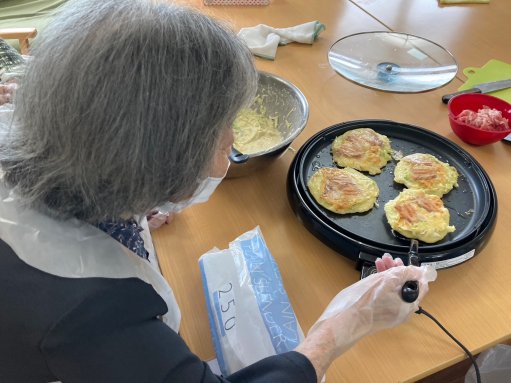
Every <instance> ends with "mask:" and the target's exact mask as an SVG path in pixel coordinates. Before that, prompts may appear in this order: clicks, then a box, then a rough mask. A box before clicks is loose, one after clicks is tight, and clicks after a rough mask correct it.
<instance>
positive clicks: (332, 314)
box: [309, 266, 436, 355]
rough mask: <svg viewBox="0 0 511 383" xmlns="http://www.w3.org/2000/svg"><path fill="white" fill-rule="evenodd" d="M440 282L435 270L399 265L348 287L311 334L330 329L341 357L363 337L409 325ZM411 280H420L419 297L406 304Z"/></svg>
mask: <svg viewBox="0 0 511 383" xmlns="http://www.w3.org/2000/svg"><path fill="white" fill-rule="evenodd" d="M435 279H436V271H435V270H434V269H433V268H431V267H429V266H428V267H415V266H395V267H392V268H390V269H388V270H385V271H383V272H380V273H376V274H372V275H370V276H369V277H367V278H364V279H363V280H361V281H358V282H357V283H355V284H353V285H351V286H349V287H347V288H345V289H344V290H342V291H341V292H340V293H339V294H337V296H336V297H335V298H334V299H333V300H332V301H331V302H330V304H329V305H328V307H327V308H326V310H325V311H324V312H323V314H322V315H321V317H320V318H319V320H318V321H317V322H316V323H315V324H314V326H312V328H311V330H310V331H309V334H312V333H314V331H316V330H317V329H318V328H319V327H321V326H323V327H326V328H329V329H330V331H331V332H332V336H333V337H334V339H335V343H336V352H335V353H336V354H337V355H340V354H342V353H343V352H344V351H346V350H347V349H348V348H349V347H351V346H352V345H353V344H354V343H356V342H357V341H358V340H360V339H361V338H362V337H364V336H366V335H369V334H372V333H375V332H377V331H379V330H383V329H385V328H391V327H395V326H397V325H399V324H401V323H403V322H405V321H406V320H407V319H408V318H409V316H410V314H412V313H414V312H415V311H417V310H418V308H419V303H420V301H421V300H422V298H423V297H424V296H425V295H426V293H427V292H428V283H429V282H432V281H434V280H435ZM407 281H417V282H418V284H419V297H418V299H417V300H416V301H415V302H413V303H407V302H405V301H404V300H403V299H402V297H401V289H402V287H403V284H404V283H405V282H407Z"/></svg>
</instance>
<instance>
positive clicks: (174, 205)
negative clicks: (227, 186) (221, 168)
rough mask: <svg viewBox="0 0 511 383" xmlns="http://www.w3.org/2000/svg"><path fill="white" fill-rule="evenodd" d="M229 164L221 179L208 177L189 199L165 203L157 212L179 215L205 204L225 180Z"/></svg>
mask: <svg viewBox="0 0 511 383" xmlns="http://www.w3.org/2000/svg"><path fill="white" fill-rule="evenodd" d="M230 164H231V163H230V162H229V164H228V165H227V169H226V170H225V174H224V175H223V176H222V177H208V178H206V179H203V180H202V181H201V182H200V183H199V186H198V187H197V189H195V192H194V193H193V195H192V196H191V197H190V198H188V199H186V200H184V201H181V202H170V201H169V202H166V203H165V204H163V205H161V206H158V207H157V210H158V212H159V213H162V214H170V213H179V212H180V211H182V210H184V209H186V208H187V207H189V206H191V205H195V204H198V203H204V202H207V201H208V200H209V197H211V195H212V194H213V192H214V191H215V190H216V188H217V186H218V185H220V182H222V180H223V179H224V178H225V175H226V174H227V170H228V169H229V166H230Z"/></svg>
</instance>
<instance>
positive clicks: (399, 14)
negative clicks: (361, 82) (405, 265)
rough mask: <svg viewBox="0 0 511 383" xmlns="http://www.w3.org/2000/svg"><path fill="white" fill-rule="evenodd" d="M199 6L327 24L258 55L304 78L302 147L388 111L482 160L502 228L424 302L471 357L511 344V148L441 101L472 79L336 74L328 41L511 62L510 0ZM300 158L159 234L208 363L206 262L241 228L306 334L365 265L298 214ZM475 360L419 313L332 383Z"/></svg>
mask: <svg viewBox="0 0 511 383" xmlns="http://www.w3.org/2000/svg"><path fill="white" fill-rule="evenodd" d="M190 3H192V4H193V5H195V6H197V7H199V8H202V9H203V10H204V11H206V12H208V13H210V14H212V15H214V16H215V17H219V18H222V19H227V20H228V21H230V22H231V23H232V25H233V28H234V29H239V28H241V27H244V26H252V25H256V24H258V23H265V24H269V25H272V26H276V27H286V26H291V25H295V24H299V23H303V22H306V21H311V20H320V21H321V22H323V23H324V24H326V25H327V30H326V31H325V32H323V33H322V34H321V35H320V38H319V40H318V41H317V42H315V43H314V44H313V45H312V46H309V45H299V44H291V45H288V46H284V47H280V48H279V49H278V52H277V57H276V60H275V61H264V60H260V59H257V60H256V63H257V66H258V68H259V69H261V70H265V71H268V72H272V73H275V74H277V75H280V76H282V77H284V78H286V79H288V80H290V81H291V82H293V83H294V84H295V85H297V86H298V87H299V88H300V89H301V90H302V91H303V93H304V94H305V96H306V97H307V99H308V101H309V104H310V118H309V122H308V125H307V127H306V129H305V130H304V132H303V133H302V134H301V135H300V136H299V137H298V138H297V139H296V140H295V142H294V143H293V144H292V147H293V148H295V149H297V148H299V147H300V146H301V145H302V144H303V143H304V142H305V140H306V139H307V138H308V137H310V136H311V135H313V134H314V133H316V132H318V131H320V130H322V129H324V128H326V127H328V126H330V125H333V124H335V123H338V122H342V121H349V120H356V119H368V118H381V119H390V120H395V121H399V122H405V123H410V124H414V125H418V126H422V127H424V128H426V129H430V130H432V131H435V132H437V133H439V134H441V135H443V136H445V137H447V138H449V139H451V140H452V141H454V142H456V143H457V144H459V145H460V146H461V147H463V148H464V149H465V150H467V151H468V152H469V153H471V154H472V155H473V156H474V157H475V158H476V159H477V160H478V161H479V162H480V163H481V164H482V165H483V167H484V168H485V169H486V170H487V172H488V173H489V174H490V176H491V179H492V180H493V182H494V184H495V186H496V189H497V192H498V197H499V214H498V219H497V225H496V228H495V231H494V233H493V235H492V237H491V240H490V241H489V243H488V244H487V246H486V247H485V248H484V250H482V251H481V252H480V253H479V254H478V255H477V256H476V257H475V258H473V259H472V260H470V261H468V262H466V263H464V264H462V265H459V266H457V267H455V268H452V269H447V270H441V271H440V272H439V277H438V280H437V281H436V282H435V283H433V284H431V286H430V293H429V294H428V296H427V297H426V299H425V300H424V302H423V306H424V308H426V309H427V310H429V311H430V312H431V313H432V314H434V315H435V316H436V317H437V318H438V319H439V320H440V321H441V322H442V323H443V324H444V325H445V326H446V327H447V328H448V329H450V330H451V331H452V333H453V334H454V335H455V336H457V337H458V338H459V339H460V340H461V341H462V342H463V343H464V344H465V345H466V346H467V347H468V348H469V349H470V350H471V351H472V352H475V353H477V352H480V351H482V350H484V349H487V348H489V347H491V346H493V345H495V344H497V343H499V342H503V341H505V340H509V339H511V294H510V293H509V287H508V286H509V283H510V282H511V268H510V267H509V261H508V248H509V245H508V243H507V238H508V234H507V229H508V228H509V227H511V177H509V174H510V172H509V164H510V163H511V145H506V144H504V143H501V142H499V143H496V144H494V145H490V146H485V147H474V146H470V145H467V144H464V143H463V142H461V141H460V140H459V139H458V138H457V137H456V136H455V135H454V134H453V133H452V131H451V129H450V127H449V122H448V119H447V110H446V106H445V105H443V104H442V103H441V101H440V98H441V95H442V94H444V93H447V92H451V91H454V90H456V89H457V88H458V87H459V86H460V85H461V84H462V81H461V79H462V78H463V75H460V76H459V77H460V78H457V79H455V80H453V81H452V82H451V83H450V84H449V85H447V86H446V87H444V88H441V89H438V90H435V91H431V92H427V93H421V94H393V93H384V92H379V91H374V90H371V89H367V88H364V87H361V86H358V85H355V84H353V83H351V82H349V81H347V80H345V79H344V78H342V77H341V76H339V75H337V74H335V73H334V71H333V70H332V69H331V68H330V66H329V65H328V61H327V52H328V49H329V47H330V46H331V44H332V43H333V42H335V41H336V40H338V39H339V38H341V37H343V36H346V35H349V34H352V33H357V32H363V31H374V30H389V29H391V30H397V31H404V32H407V33H412V34H416V35H419V36H422V37H425V38H429V39H431V40H433V41H436V42H438V43H440V44H442V45H444V46H445V47H446V48H448V49H449V50H450V51H451V52H453V53H454V54H455V56H456V58H457V59H458V62H459V63H460V68H463V67H464V66H480V65H482V64H484V63H485V62H486V61H487V60H488V59H490V58H498V59H500V60H503V61H506V62H510V63H511V50H509V42H508V37H509V36H510V34H509V26H508V25H510V23H509V20H511V18H510V17H509V16H511V15H510V7H509V6H508V5H507V0H492V2H491V4H490V5H478V6H471V5H469V6H467V5H465V6H453V7H440V6H438V4H437V2H436V1H433V0H431V1H425V0H424V1H414V2H412V1H410V0H393V1H389V0H381V1H380V0H357V1H346V0H344V1H342V0H316V1H310V0H295V1H285V0H273V1H272V4H271V5H270V6H268V7H204V6H202V5H201V2H200V1H198V0H196V1H190ZM426 3H428V4H426ZM505 31H507V33H505ZM469 35H470V37H471V40H470V41H469V40H467V36H469ZM292 157H293V153H292V152H291V151H288V152H286V154H285V155H284V156H283V157H282V158H280V159H279V160H278V161H276V162H275V163H274V164H273V165H271V166H270V167H268V168H266V169H264V170H262V171H260V172H257V173H254V174H253V175H251V176H249V177H245V178H238V179H230V180H226V181H225V182H223V183H222V185H220V187H219V189H218V191H217V192H216V193H215V194H214V195H213V197H212V198H211V200H210V201H209V202H208V203H207V204H203V205H197V206H194V207H191V208H190V209H188V210H186V211H184V212H183V213H181V214H179V215H178V216H177V217H176V218H175V220H174V222H173V223H172V224H171V225H168V226H165V227H164V228H162V229H160V230H158V231H157V232H155V233H154V242H155V246H156V249H157V252H158V255H159V259H160V263H161V267H162V270H163V274H164V276H165V277H166V278H167V280H168V281H169V283H170V284H171V285H172V287H173V288H174V291H175V293H176V297H177V300H178V302H179V305H180V307H181V310H182V314H183V321H182V327H181V334H182V336H183V338H184V339H185V340H186V342H187V343H188V345H189V346H190V347H191V349H192V350H193V351H194V352H195V353H197V354H198V355H199V356H200V357H201V358H203V359H211V358H212V357H214V351H213V347H212V342H211V337H210V332H209V326H208V320H207V313H206V308H205V307H206V306H205V301H204V294H203V291H202V286H201V279H200V275H199V268H198V264H197V260H198V258H199V257H200V255H202V254H203V253H204V252H206V251H207V250H209V249H211V248H212V247H214V246H217V247H220V248H225V247H227V245H228V242H229V241H231V240H233V239H234V238H236V237H237V236H238V235H240V234H241V233H243V232H245V231H247V230H250V229H252V228H254V227H255V226H256V225H260V227H261V229H262V232H263V234H264V236H265V239H266V242H267V244H268V246H269V248H270V250H271V251H272V254H273V256H274V257H275V259H276V261H277V263H278V265H279V267H280V271H281V274H282V277H283V279H284V285H285V286H286V289H287V292H288V294H289V297H290V300H291V302H292V304H293V307H294V309H295V312H296V314H297V316H298V319H299V321H300V323H301V325H302V328H303V329H304V330H305V331H307V330H308V329H309V327H310V326H311V325H312V324H313V323H314V322H315V320H316V319H317V318H318V317H319V315H320V314H321V312H322V310H323V309H324V308H325V306H326V305H327V304H328V303H329V301H330V299H331V298H332V297H333V296H334V295H335V294H336V293H337V292H338V291H340V290H341V289H343V288H344V287H346V286H348V285H350V284H352V283H354V282H356V281H357V280H358V279H359V272H358V271H356V270H355V267H354V263H353V262H352V261H350V260H348V259H346V258H344V257H342V256H340V255H339V254H338V253H336V252H335V251H333V250H331V249H330V248H329V247H327V246H325V245H324V244H323V243H322V242H320V241H319V240H318V239H316V238H315V237H314V236H313V235H312V234H311V233H310V232H308V231H307V230H306V229H305V228H304V227H303V226H302V224H301V223H300V222H299V221H298V219H297V218H296V217H295V215H294V213H293V212H292V210H291V208H290V206H289V203H288V200H287V196H286V185H285V182H286V175H287V171H288V168H289V165H290V162H291V160H292ZM464 358H465V355H464V354H463V352H462V351H461V350H460V349H459V348H458V346H456V345H455V344H454V343H453V342H452V341H451V340H450V339H449V338H448V337H447V336H446V335H445V334H444V333H443V332H441V331H440V330H439V329H438V328H437V327H436V325H434V324H433V323H432V322H431V321H430V320H429V319H427V318H425V317H422V316H415V317H413V318H412V320H410V321H409V322H408V323H407V324H405V325H402V326H400V327H399V328H398V329H393V330H388V331H384V332H381V333H378V334H375V335H373V336H370V337H367V338H365V339H364V340H362V341H361V342H360V343H358V344H357V345H356V346H355V347H353V348H352V349H351V350H350V351H349V352H347V353H346V354H344V355H343V356H341V357H340V358H339V359H338V360H336V361H335V362H334V364H333V365H332V366H331V368H330V369H329V371H328V374H327V378H328V381H329V382H365V383H370V382H378V383H385V382H413V381H415V380H417V379H420V378H423V377H425V376H428V375H430V374H432V373H434V372H436V371H439V370H442V369H444V368H446V367H448V366H451V365H453V364H454V363H456V362H458V361H460V360H462V359H464Z"/></svg>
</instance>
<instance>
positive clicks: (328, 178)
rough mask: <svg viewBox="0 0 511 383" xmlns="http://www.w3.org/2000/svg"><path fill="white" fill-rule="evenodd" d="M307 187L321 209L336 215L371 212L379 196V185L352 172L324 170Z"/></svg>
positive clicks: (318, 172) (317, 172)
mask: <svg viewBox="0 0 511 383" xmlns="http://www.w3.org/2000/svg"><path fill="white" fill-rule="evenodd" d="M307 186H308V188H309V190H310V192H311V194H312V196H313V197H314V199H315V200H316V201H317V202H318V203H319V204H320V205H321V206H323V207H324V208H326V209H328V210H330V211H332V212H334V213H337V214H349V213H363V212H365V211H368V210H371V209H372V208H373V206H374V204H375V202H376V199H377V198H378V195H379V194H380V189H379V188H378V185H377V184H376V182H374V181H373V180H372V179H370V178H369V177H367V176H365V175H363V174H362V173H360V172H358V171H356V170H355V169H351V168H345V169H337V168H321V169H319V170H317V171H316V172H315V173H314V174H313V175H312V177H311V178H310V179H309V182H308V183H307Z"/></svg>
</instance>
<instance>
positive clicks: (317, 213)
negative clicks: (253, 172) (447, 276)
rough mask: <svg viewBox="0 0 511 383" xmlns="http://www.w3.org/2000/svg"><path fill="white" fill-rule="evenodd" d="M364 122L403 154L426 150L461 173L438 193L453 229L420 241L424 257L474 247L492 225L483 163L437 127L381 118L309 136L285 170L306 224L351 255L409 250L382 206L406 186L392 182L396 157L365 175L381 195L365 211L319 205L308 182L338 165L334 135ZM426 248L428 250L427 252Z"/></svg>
mask: <svg viewBox="0 0 511 383" xmlns="http://www.w3.org/2000/svg"><path fill="white" fill-rule="evenodd" d="M362 127H367V128H371V129H373V130H375V131H376V132H378V133H380V134H384V135H386V136H387V137H389V139H390V140H391V146H392V149H393V150H394V151H395V152H400V153H402V155H403V156H406V155H408V154H412V153H429V154H432V155H434V156H435V157H437V158H438V159H439V160H441V161H443V162H447V163H449V164H450V165H452V166H454V167H455V168H456V169H457V170H458V172H459V174H460V177H459V179H458V185H459V186H458V187H457V188H454V189H453V190H452V191H451V192H449V193H448V194H447V195H444V197H443V198H442V200H443V202H444V205H445V206H446V207H447V208H448V209H449V211H450V215H451V220H450V223H451V224H452V225H454V226H455V227H456V231H455V232H454V233H450V234H448V235H447V236H446V237H445V238H444V239H443V240H442V241H440V242H437V243H435V244H426V243H421V244H420V253H421V260H422V261H424V260H427V259H428V258H439V257H440V258H443V259H445V258H446V257H448V256H449V254H451V255H452V256H455V255H459V253H460V251H465V250H468V251H470V247H471V246H472V247H475V246H476V245H475V244H474V243H473V241H474V240H476V242H478V243H479V242H482V237H481V235H482V234H487V233H488V232H489V231H491V230H489V229H491V228H492V227H493V224H494V221H495V216H496V211H497V199H496V194H495V190H494V187H493V185H492V183H491V181H490V179H489V177H488V175H487V174H486V173H485V171H484V170H483V169H482V167H481V166H480V165H479V164H478V163H477V161H476V160H475V159H474V158H473V157H472V156H470V155H469V154H468V153H467V152H465V151H464V150H463V149H462V148H460V147H459V146H457V145H456V144H454V143H453V142H451V141H449V140H447V139H446V138H444V137H442V136H440V135H438V134H436V133H433V132H430V131H428V130H425V129H422V128H419V127H416V126H412V125H407V124H401V123H397V122H393V121H385V120H361V121H350V122H345V123H342V124H338V125H334V126H332V127H330V128H327V129H325V130H323V131H321V132H319V133H318V134H316V135H315V136H313V137H311V138H310V139H309V140H308V141H307V142H306V143H305V144H304V145H303V146H302V147H301V148H300V150H299V151H298V153H297V155H296V157H295V159H294V160H293V163H292V164H291V168H290V170H289V177H288V194H289V198H290V202H291V205H292V207H293V209H294V210H295V212H297V214H298V215H299V217H300V218H301V219H302V221H304V223H305V226H307V227H308V228H309V230H311V231H312V232H313V233H314V234H316V235H318V236H319V237H320V238H321V239H323V240H325V242H326V243H327V244H329V245H330V246H332V247H334V248H335V249H336V250H339V251H341V253H343V255H346V256H348V257H350V258H359V256H358V252H360V251H365V252H370V253H375V254H378V255H381V251H382V250H383V251H388V252H394V253H406V252H407V251H408V246H409V242H408V243H407V242H406V241H403V240H401V239H399V238H396V237H395V236H394V235H393V233H392V231H391V229H390V226H389V225H388V223H387V220H386V217H385V213H384V209H383V207H384V205H385V203H387V202H388V201H389V200H391V199H393V198H395V197H396V196H397V195H398V194H399V193H400V192H401V191H402V190H403V189H404V185H401V184H397V183H395V182H394V168H395V166H396V163H397V161H395V160H391V161H390V162H389V163H388V164H387V165H386V166H385V167H384V168H383V169H382V173H381V174H379V175H376V176H369V177H370V178H372V179H374V180H375V181H376V183H377V184H378V187H379V188H380V196H379V197H378V200H377V204H378V206H375V207H374V208H373V209H372V210H370V211H369V212H367V213H363V214H349V215H338V214H335V213H332V212H330V211H328V210H327V209H325V208H323V207H322V206H320V205H319V204H318V203H317V202H316V201H315V200H314V198H313V197H312V195H311V194H310V193H309V190H308V188H307V181H308V180H309V178H310V177H311V176H312V174H313V173H314V172H315V171H316V170H317V169H319V168H322V167H337V165H336V164H335V163H334V162H333V159H332V154H331V144H332V141H333V140H334V139H335V137H337V136H339V135H341V134H343V133H345V132H346V131H348V130H352V129H356V128H362ZM365 174H367V173H365ZM487 229H488V230H487ZM467 246H468V247H467ZM465 247H467V249H465ZM428 254H429V255H431V256H430V257H428Z"/></svg>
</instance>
